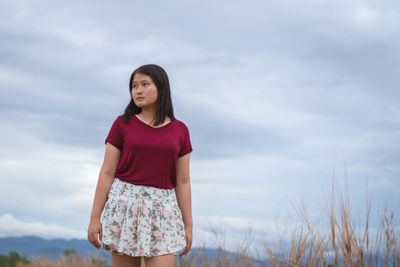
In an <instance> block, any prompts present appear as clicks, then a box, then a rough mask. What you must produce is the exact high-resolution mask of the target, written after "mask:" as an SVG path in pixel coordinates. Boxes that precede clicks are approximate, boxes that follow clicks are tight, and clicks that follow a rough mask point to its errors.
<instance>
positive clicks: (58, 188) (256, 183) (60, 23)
mask: <svg viewBox="0 0 400 267" xmlns="http://www.w3.org/2000/svg"><path fill="white" fill-rule="evenodd" d="M399 12H400V4H399V3H398V1H384V2H382V1H347V0H346V1H345V0H336V1H311V0H305V1H301V2H298V1H287V0H276V1H247V2H243V1H220V2H219V1H201V2H198V1H197V2H195V1H190V2H188V1H112V2H110V1H28V0H26V1H3V0H0V17H1V19H0V36H1V42H0V57H1V61H0V92H1V95H0V127H1V131H0V137H1V147H0V173H1V174H0V181H1V187H0V236H20V235H26V234H35V235H39V236H42V237H45V238H54V237H63V238H72V237H78V238H85V237H86V229H87V225H88V220H89V215H90V209H91V205H92V201H93V197H94V190H95V185H96V182H97V179H98V174H99V170H100V167H101V164H102V161H103V157H104V149H105V145H104V140H105V138H106V136H107V134H108V131H109V129H110V127H111V124H112V122H113V121H114V119H115V118H116V117H117V116H118V115H120V114H122V112H123V110H124V108H125V107H126V105H127V104H128V102H129V97H130V95H129V88H128V82H129V77H130V74H131V73H132V71H133V70H134V69H135V68H137V67H138V66H140V65H142V64H147V63H155V64H158V65H161V66H162V67H163V68H164V69H165V70H166V71H167V73H168V75H169V78H170V82H171V90H172V97H173V105H174V110H175V116H176V118H177V119H179V120H181V121H183V122H184V123H185V124H186V125H187V126H188V127H189V131H190V136H191V141H192V147H193V152H192V154H191V182H192V208H193V215H194V225H195V228H194V234H195V240H194V245H197V244H199V243H201V242H203V241H206V242H207V244H209V245H210V246H211V245H212V240H213V239H215V238H213V234H212V231H211V230H210V229H211V228H210V225H212V226H213V227H214V228H215V229H216V230H217V232H219V233H222V232H223V230H224V229H227V232H228V235H227V238H226V239H227V241H228V242H227V243H228V244H227V245H228V246H231V247H233V246H234V244H235V242H236V241H237V240H239V238H238V237H237V236H235V235H236V234H237V235H238V236H240V234H241V233H242V234H243V233H245V232H246V230H247V227H248V224H249V223H251V224H253V227H254V229H255V231H256V232H257V233H258V234H257V238H258V239H261V238H264V239H266V240H270V239H271V238H272V236H273V235H274V234H276V233H277V231H276V225H275V223H276V222H278V226H279V227H283V228H285V227H289V228H290V227H293V226H294V225H296V224H298V223H300V220H299V218H298V216H297V215H296V212H295V209H294V207H293V205H292V204H295V205H299V204H300V203H301V201H302V200H303V201H305V203H306V206H307V208H308V210H309V211H310V216H311V218H312V219H314V220H315V221H316V223H317V222H320V221H321V218H324V210H325V202H324V201H325V199H326V198H327V197H328V195H329V192H330V187H331V184H332V178H333V177H335V182H336V186H337V188H339V189H338V191H340V188H343V187H344V186H345V181H346V179H347V183H348V185H349V192H350V199H351V203H352V207H353V210H352V211H353V212H354V215H355V216H358V215H360V216H363V215H364V213H363V212H362V210H363V209H364V208H365V196H366V193H367V192H370V193H371V195H372V201H373V209H372V213H373V220H372V223H373V222H376V221H377V220H378V218H379V214H380V212H381V211H382V210H383V207H384V206H385V205H386V206H388V207H389V208H390V209H393V210H395V211H396V212H397V214H398V213H399V212H400V207H399V205H398V203H399V201H400V179H399V178H400V177H399V174H400V165H399V160H398V159H399V158H400V146H399V143H400V140H399V139H400V138H399V136H400V104H399V100H400V90H399V84H400V83H399V82H400V78H399V75H398V74H399V71H400V68H399V67H400V64H399V63H400V53H399V45H400V42H399V41H400V38H399V36H400V16H399ZM258 241H260V240H258Z"/></svg>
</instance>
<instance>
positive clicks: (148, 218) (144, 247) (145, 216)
mask: <svg viewBox="0 0 400 267" xmlns="http://www.w3.org/2000/svg"><path fill="white" fill-rule="evenodd" d="M100 220H101V224H102V227H103V237H102V243H103V248H104V249H106V250H109V251H112V252H116V253H120V254H126V255H129V256H146V257H153V256H159V255H164V254H170V253H172V254H175V255H177V254H178V251H179V250H181V249H183V248H184V247H185V246H186V236H185V228H184V224H183V221H182V213H181V210H180V209H179V206H178V202H177V199H176V195H175V189H162V188H157V187H152V186H147V185H135V184H131V183H127V182H123V181H121V180H120V179H118V178H115V179H114V182H113V183H112V185H111V188H110V192H109V194H108V199H107V202H106V204H105V207H104V210H103V213H102V216H101V219H100Z"/></svg>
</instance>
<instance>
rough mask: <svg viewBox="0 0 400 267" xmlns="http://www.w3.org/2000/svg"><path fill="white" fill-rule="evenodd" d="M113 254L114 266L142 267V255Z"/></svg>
mask: <svg viewBox="0 0 400 267" xmlns="http://www.w3.org/2000/svg"><path fill="white" fill-rule="evenodd" d="M111 254H112V261H113V267H140V266H141V263H140V257H131V256H128V255H119V254H117V253H111Z"/></svg>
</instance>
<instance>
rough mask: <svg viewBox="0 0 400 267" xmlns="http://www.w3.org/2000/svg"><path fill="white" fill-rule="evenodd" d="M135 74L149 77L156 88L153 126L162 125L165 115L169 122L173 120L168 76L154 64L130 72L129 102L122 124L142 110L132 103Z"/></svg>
mask: <svg viewBox="0 0 400 267" xmlns="http://www.w3.org/2000/svg"><path fill="white" fill-rule="evenodd" d="M136 73H141V74H145V75H148V76H150V77H151V79H152V80H153V82H154V84H155V85H156V87H157V90H158V98H157V102H156V114H155V118H154V119H153V121H154V120H155V123H154V125H156V126H157V125H159V124H161V123H163V122H164V119H165V116H166V115H168V117H170V119H171V121H173V120H175V116H174V109H173V107H172V100H171V90H170V87H169V79H168V75H167V73H166V72H165V70H164V69H163V68H162V67H160V66H158V65H155V64H147V65H143V66H140V67H138V68H137V69H136V70H134V71H133V72H132V75H131V78H130V80H129V94H130V97H131V101H130V102H129V104H128V106H127V107H126V108H125V112H124V114H123V115H122V116H123V119H124V122H125V123H127V122H128V121H129V118H130V117H131V116H132V115H134V114H138V113H140V112H142V108H140V107H138V106H136V104H135V102H134V101H133V99H132V93H131V92H132V82H133V77H134V76H135V74H136Z"/></svg>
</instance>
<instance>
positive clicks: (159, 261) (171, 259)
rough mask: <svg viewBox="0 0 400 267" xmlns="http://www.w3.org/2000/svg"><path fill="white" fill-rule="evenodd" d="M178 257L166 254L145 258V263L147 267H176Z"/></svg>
mask: <svg viewBox="0 0 400 267" xmlns="http://www.w3.org/2000/svg"><path fill="white" fill-rule="evenodd" d="M175 259H176V255H174V254H165V255H160V256H154V257H144V262H145V265H146V267H156V266H163V267H174V266H175Z"/></svg>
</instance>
